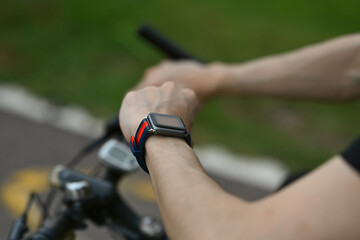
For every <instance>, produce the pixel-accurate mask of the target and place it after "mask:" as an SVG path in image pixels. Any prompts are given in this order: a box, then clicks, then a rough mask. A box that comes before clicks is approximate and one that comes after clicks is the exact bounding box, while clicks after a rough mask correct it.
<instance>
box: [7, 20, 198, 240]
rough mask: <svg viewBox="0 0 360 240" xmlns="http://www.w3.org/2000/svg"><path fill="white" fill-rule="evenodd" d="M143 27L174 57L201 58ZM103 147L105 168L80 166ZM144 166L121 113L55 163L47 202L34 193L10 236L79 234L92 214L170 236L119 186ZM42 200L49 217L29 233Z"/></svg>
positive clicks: (39, 238) (122, 229) (123, 232)
mask: <svg viewBox="0 0 360 240" xmlns="http://www.w3.org/2000/svg"><path fill="white" fill-rule="evenodd" d="M138 32H139V34H140V36H142V37H143V38H145V39H146V40H148V41H149V42H150V43H152V44H153V45H154V46H156V47H157V48H159V49H160V50H162V52H163V53H165V54H166V55H167V57H169V58H171V59H175V60H176V59H195V58H193V57H192V56H191V55H189V54H187V53H186V52H185V51H183V50H182V49H180V48H178V47H177V46H176V45H174V44H172V43H171V42H170V41H168V40H167V39H166V38H165V37H163V36H162V35H161V34H159V33H158V32H157V31H155V30H154V29H152V28H151V27H149V26H146V25H144V26H142V27H141V28H140V29H139V31H138ZM100 146H101V147H100ZM98 147H100V151H99V160H100V163H101V165H102V168H101V169H98V168H97V167H96V168H95V169H94V170H93V171H92V172H91V173H90V174H86V173H83V172H81V171H79V170H76V169H74V167H75V166H76V165H77V164H78V163H79V162H80V161H81V160H82V159H83V158H84V157H85V156H87V155H88V154H89V153H91V152H93V151H94V150H95V149H96V148H98ZM138 168H139V166H138V164H137V162H136V159H135V158H134V157H133V156H132V153H131V151H130V149H129V146H128V143H127V142H125V140H124V138H123V136H122V133H121V130H120V127H119V121H118V117H117V115H116V116H115V117H114V118H112V119H111V120H110V121H108V123H107V124H106V126H105V134H104V135H103V136H102V137H100V138H98V139H96V140H94V141H93V142H91V143H90V144H89V145H88V146H86V147H85V148H84V149H82V150H81V151H80V152H79V153H78V154H77V155H76V156H75V157H74V158H73V159H72V160H71V161H70V162H69V163H68V164H66V165H57V166H55V167H54V168H53V170H52V171H51V173H50V177H49V181H50V184H51V186H52V188H51V190H50V192H49V193H48V195H47V197H46V199H45V203H43V201H42V200H41V198H40V196H39V195H38V194H36V193H32V194H31V195H30V198H29V201H28V203H27V206H26V208H25V211H24V212H23V214H22V215H21V216H20V217H19V218H18V219H17V220H16V221H15V222H14V224H13V226H12V228H11V230H10V233H9V235H8V239H9V240H64V239H66V240H68V239H69V240H70V239H75V233H74V231H75V230H80V229H81V230H85V229H87V227H88V226H87V224H86V222H85V221H86V220H90V221H92V222H93V223H95V224H97V225H99V226H105V227H107V228H108V229H111V230H112V231H113V232H114V233H118V234H119V235H120V236H122V237H123V238H125V239H128V240H142V239H143V240H163V239H167V236H166V233H165V230H164V228H163V226H162V224H161V222H160V221H159V220H157V219H156V218H154V217H151V216H145V217H139V216H138V215H137V214H136V213H135V212H134V210H133V209H132V208H131V207H130V206H129V205H128V204H127V203H126V202H125V201H124V200H123V198H122V197H121V194H120V193H118V192H117V190H116V184H117V182H119V181H121V179H122V178H123V177H124V176H125V175H127V174H131V173H132V172H134V171H135V170H136V169H138ZM57 192H62V193H63V198H62V202H61V204H60V206H56V211H55V213H54V214H53V216H50V214H49V209H50V208H51V205H52V203H53V202H54V197H55V194H56V193H57ZM36 200H37V201H38V202H39V203H40V206H41V207H42V209H43V221H42V223H41V227H40V228H39V229H38V230H37V231H35V232H34V233H32V234H30V235H29V228H28V225H27V217H28V212H29V209H30V207H31V206H32V204H33V203H34V201H36Z"/></svg>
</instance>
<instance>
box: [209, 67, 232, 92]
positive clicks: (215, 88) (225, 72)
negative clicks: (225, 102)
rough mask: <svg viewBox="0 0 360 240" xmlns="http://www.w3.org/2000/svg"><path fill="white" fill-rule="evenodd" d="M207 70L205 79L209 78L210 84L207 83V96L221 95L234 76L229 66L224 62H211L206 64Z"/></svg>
mask: <svg viewBox="0 0 360 240" xmlns="http://www.w3.org/2000/svg"><path fill="white" fill-rule="evenodd" d="M207 71H208V73H209V78H208V79H207V80H208V81H209V80H210V84H207V86H209V94H208V95H209V96H208V98H211V97H215V96H220V95H222V93H223V91H224V89H226V86H227V85H228V83H229V82H231V81H232V79H233V78H234V75H233V73H232V72H231V67H230V66H229V65H228V64H225V63H221V62H213V63H210V64H209V65H208V66H207Z"/></svg>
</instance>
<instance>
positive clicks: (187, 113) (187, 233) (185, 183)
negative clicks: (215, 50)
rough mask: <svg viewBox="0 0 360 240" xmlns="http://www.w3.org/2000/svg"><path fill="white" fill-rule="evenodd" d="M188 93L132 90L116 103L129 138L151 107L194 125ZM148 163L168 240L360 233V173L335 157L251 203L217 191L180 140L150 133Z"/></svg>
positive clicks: (194, 102)
mask: <svg viewBox="0 0 360 240" xmlns="http://www.w3.org/2000/svg"><path fill="white" fill-rule="evenodd" d="M196 106H197V100H196V97H195V94H194V92H193V91H191V90H188V89H178V88H176V87H175V85H174V84H171V83H166V84H164V85H162V86H161V87H159V88H157V87H147V88H144V89H141V90H138V91H132V92H130V93H129V94H128V95H127V96H126V97H125V99H124V100H123V103H122V106H121V109H120V124H121V129H122V131H123V133H124V136H125V138H126V139H127V140H129V138H130V136H131V135H134V133H135V131H136V128H137V126H138V124H139V122H140V121H141V119H142V118H143V117H144V116H146V115H147V114H148V113H149V112H160V113H165V114H173V115H178V116H181V117H182V118H183V120H184V121H185V123H186V124H187V125H188V126H189V127H191V123H192V120H193V118H194V114H195V110H196ZM145 149H146V157H145V159H146V163H147V166H148V169H149V171H150V176H151V181H152V184H153V186H154V189H155V192H156V197H157V202H158V205H159V207H160V212H161V215H162V218H163V221H164V223H165V227H166V230H167V232H168V234H169V235H170V237H171V239H187V240H192V239H195V240H202V239H206V240H208V239H274V240H275V239H276V240H278V239H295V240H296V239H320V240H321V239H327V240H331V239H360V228H359V227H358V226H357V225H358V220H359V219H360V204H359V199H360V187H359V186H360V176H359V174H358V173H357V172H355V171H354V170H353V169H352V168H351V167H350V166H348V165H347V163H345V162H344V161H343V160H342V159H341V157H339V156H336V157H334V158H332V159H331V160H330V161H329V162H328V163H326V164H324V165H323V166H321V167H320V168H319V169H318V170H316V171H314V172H313V173H311V174H310V175H308V176H307V177H305V178H304V179H303V180H301V181H299V182H297V183H295V184H294V185H292V186H290V187H288V188H286V189H284V190H283V191H281V192H279V193H277V194H274V195H273V196H270V197H268V198H266V199H264V200H261V201H258V202H253V203H248V202H246V201H243V200H242V199H240V198H237V197H235V196H233V195H231V194H229V193H227V192H225V191H224V190H223V189H221V188H220V187H219V186H218V185H217V184H216V183H215V182H214V181H213V180H212V179H211V178H209V177H208V176H207V175H206V173H205V172H204V170H203V168H202V166H201V164H200V162H199V160H198V158H197V156H196V155H195V153H194V152H193V150H192V149H191V148H190V147H189V146H188V145H187V144H186V142H185V141H184V140H183V139H177V138H172V137H161V136H151V137H150V138H149V139H148V140H147V142H146V144H145Z"/></svg>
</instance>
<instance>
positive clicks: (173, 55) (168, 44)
mask: <svg viewBox="0 0 360 240" xmlns="http://www.w3.org/2000/svg"><path fill="white" fill-rule="evenodd" d="M138 33H139V35H140V36H142V37H143V38H144V39H146V40H147V41H149V42H150V43H152V44H153V45H154V46H155V47H157V48H158V49H159V50H161V51H162V52H163V53H164V54H165V55H166V56H167V57H169V58H170V59H174V60H181V59H192V60H196V61H198V62H203V61H201V60H199V59H197V58H195V57H193V56H192V55H190V54H189V53H187V52H186V51H185V50H183V49H181V48H180V47H178V46H177V45H175V44H174V43H173V42H172V41H170V40H169V39H167V38H165V37H164V36H163V35H162V34H160V33H159V32H158V31H157V30H155V29H154V28H152V27H150V26H149V25H145V24H144V25H142V26H140V28H139V30H138Z"/></svg>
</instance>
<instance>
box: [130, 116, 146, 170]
mask: <svg viewBox="0 0 360 240" xmlns="http://www.w3.org/2000/svg"><path fill="white" fill-rule="evenodd" d="M149 130H150V127H149V123H148V122H147V120H146V118H144V119H143V120H142V121H141V123H140V125H139V127H138V129H137V131H136V134H135V137H134V136H131V139H130V148H131V151H132V153H133V154H134V156H135V158H136V160H137V162H138V164H139V166H140V167H141V168H142V169H143V170H144V171H145V172H146V173H149V170H148V168H147V166H146V163H145V151H144V149H145V142H146V139H147V138H148V137H149V136H150V133H149Z"/></svg>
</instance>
